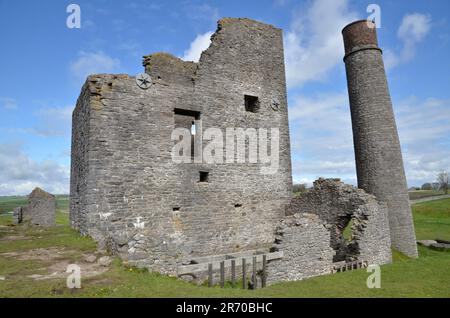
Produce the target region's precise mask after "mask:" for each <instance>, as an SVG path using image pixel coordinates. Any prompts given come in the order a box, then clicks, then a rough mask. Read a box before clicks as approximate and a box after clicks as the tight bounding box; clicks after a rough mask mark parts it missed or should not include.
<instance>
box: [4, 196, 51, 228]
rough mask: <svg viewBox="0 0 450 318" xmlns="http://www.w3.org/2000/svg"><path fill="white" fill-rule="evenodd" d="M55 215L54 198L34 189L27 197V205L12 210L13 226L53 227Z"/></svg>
mask: <svg viewBox="0 0 450 318" xmlns="http://www.w3.org/2000/svg"><path fill="white" fill-rule="evenodd" d="M55 214H56V200H55V196H54V195H52V194H50V193H48V192H45V191H44V190H42V189H41V188H35V189H34V190H33V191H32V192H31V193H30V194H29V195H28V205H27V206H20V207H17V208H15V209H14V214H13V221H14V224H21V223H26V224H30V225H40V226H54V225H55Z"/></svg>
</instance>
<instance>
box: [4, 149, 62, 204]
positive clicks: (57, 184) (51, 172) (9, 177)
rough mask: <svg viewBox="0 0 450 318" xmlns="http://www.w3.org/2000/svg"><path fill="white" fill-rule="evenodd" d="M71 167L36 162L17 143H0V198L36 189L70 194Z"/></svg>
mask: <svg viewBox="0 0 450 318" xmlns="http://www.w3.org/2000/svg"><path fill="white" fill-rule="evenodd" d="M69 175H70V169H69V167H68V166H64V165H61V164H59V163H57V162H55V161H51V160H46V161H41V162H38V161H35V160H33V159H31V158H30V157H28V156H27V155H26V154H25V153H24V152H23V151H22V148H21V146H20V145H18V144H0V195H23V194H28V193H30V192H31V191H32V190H33V189H34V188H35V187H41V188H43V189H45V190H46V191H49V192H51V193H55V194H63V193H68V192H69Z"/></svg>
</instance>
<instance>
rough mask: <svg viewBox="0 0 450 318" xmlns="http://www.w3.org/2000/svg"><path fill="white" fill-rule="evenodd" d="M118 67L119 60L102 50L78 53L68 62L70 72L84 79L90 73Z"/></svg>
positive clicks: (104, 71) (108, 70)
mask: <svg viewBox="0 0 450 318" xmlns="http://www.w3.org/2000/svg"><path fill="white" fill-rule="evenodd" d="M119 69H120V60H119V59H117V58H112V57H110V56H108V55H106V54H105V53H103V52H102V51H98V52H84V51H81V52H79V54H78V58H77V59H76V60H75V61H73V62H72V63H71V64H70V71H71V73H72V74H73V75H74V76H75V77H76V78H77V79H78V80H83V81H84V80H85V79H86V77H87V76H88V75H90V74H98V73H111V72H115V71H118V70H119Z"/></svg>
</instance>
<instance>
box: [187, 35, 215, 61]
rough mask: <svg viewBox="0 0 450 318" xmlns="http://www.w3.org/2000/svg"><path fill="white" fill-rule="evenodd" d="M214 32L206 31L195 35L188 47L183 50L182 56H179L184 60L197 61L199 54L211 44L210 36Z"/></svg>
mask: <svg viewBox="0 0 450 318" xmlns="http://www.w3.org/2000/svg"><path fill="white" fill-rule="evenodd" d="M213 34H214V32H211V31H209V32H206V33H203V34H199V35H197V37H196V38H195V39H194V41H192V43H191V45H190V46H189V49H187V50H186V51H184V54H183V57H182V58H181V59H182V60H184V61H193V62H198V60H199V59H200V55H201V54H202V52H203V51H204V50H206V49H207V48H208V47H209V45H210V44H211V36H212V35H213Z"/></svg>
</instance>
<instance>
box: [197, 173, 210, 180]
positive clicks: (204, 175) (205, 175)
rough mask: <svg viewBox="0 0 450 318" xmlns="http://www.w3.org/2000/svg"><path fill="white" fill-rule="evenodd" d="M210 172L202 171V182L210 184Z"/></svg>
mask: <svg viewBox="0 0 450 318" xmlns="http://www.w3.org/2000/svg"><path fill="white" fill-rule="evenodd" d="M208 178H209V172H208V171H200V180H199V181H200V182H208Z"/></svg>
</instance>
